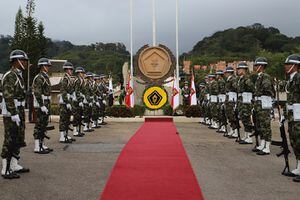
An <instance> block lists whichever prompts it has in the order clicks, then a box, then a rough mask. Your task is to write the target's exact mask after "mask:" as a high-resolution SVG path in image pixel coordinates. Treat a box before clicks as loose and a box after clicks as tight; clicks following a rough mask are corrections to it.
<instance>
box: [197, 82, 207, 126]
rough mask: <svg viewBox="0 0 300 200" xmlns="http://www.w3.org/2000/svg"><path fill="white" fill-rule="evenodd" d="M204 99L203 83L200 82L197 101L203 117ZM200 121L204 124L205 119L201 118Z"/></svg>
mask: <svg viewBox="0 0 300 200" xmlns="http://www.w3.org/2000/svg"><path fill="white" fill-rule="evenodd" d="M204 100H205V83H200V84H199V96H198V103H199V107H200V113H201V115H203V117H205V113H204V112H205V109H204ZM200 123H202V124H205V119H204V118H203V121H201V122H200Z"/></svg>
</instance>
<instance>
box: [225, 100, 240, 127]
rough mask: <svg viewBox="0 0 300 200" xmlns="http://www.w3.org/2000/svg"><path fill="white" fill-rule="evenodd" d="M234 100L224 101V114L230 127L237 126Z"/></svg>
mask: <svg viewBox="0 0 300 200" xmlns="http://www.w3.org/2000/svg"><path fill="white" fill-rule="evenodd" d="M234 107H235V102H226V114H227V118H228V121H229V123H230V126H231V128H232V129H236V128H237V126H238V125H237V123H236V121H237V120H236V116H235V113H234Z"/></svg>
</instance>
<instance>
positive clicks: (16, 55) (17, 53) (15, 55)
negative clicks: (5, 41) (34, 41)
mask: <svg viewBox="0 0 300 200" xmlns="http://www.w3.org/2000/svg"><path fill="white" fill-rule="evenodd" d="M14 60H28V56H27V54H26V53H25V52H24V51H22V50H13V51H12V52H11V53H10V56H9V61H10V62H12V61H14Z"/></svg>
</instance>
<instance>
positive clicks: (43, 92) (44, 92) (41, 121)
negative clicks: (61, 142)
mask: <svg viewBox="0 0 300 200" xmlns="http://www.w3.org/2000/svg"><path fill="white" fill-rule="evenodd" d="M32 88H33V94H34V107H35V110H36V113H37V118H36V120H37V121H36V123H35V127H34V134H33V137H34V139H36V140H41V141H43V140H44V137H45V133H46V128H47V126H48V120H49V119H48V118H49V113H48V114H46V113H45V112H42V110H41V107H43V106H45V107H46V108H47V109H48V112H49V111H50V93H51V85H50V80H49V76H48V75H47V74H46V73H44V72H40V73H39V74H38V75H37V76H36V77H35V78H34V80H33V85H32Z"/></svg>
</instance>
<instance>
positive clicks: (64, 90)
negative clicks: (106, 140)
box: [59, 73, 73, 132]
mask: <svg viewBox="0 0 300 200" xmlns="http://www.w3.org/2000/svg"><path fill="white" fill-rule="evenodd" d="M72 94H73V83H72V79H71V76H70V75H68V74H67V73H66V74H65V75H64V77H63V78H62V79H61V81H60V102H59V103H60V106H59V112H60V119H59V131H60V132H62V131H64V132H68V130H69V126H70V123H71V122H70V120H71V115H72V111H71V110H70V109H68V108H67V105H71V104H72Z"/></svg>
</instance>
